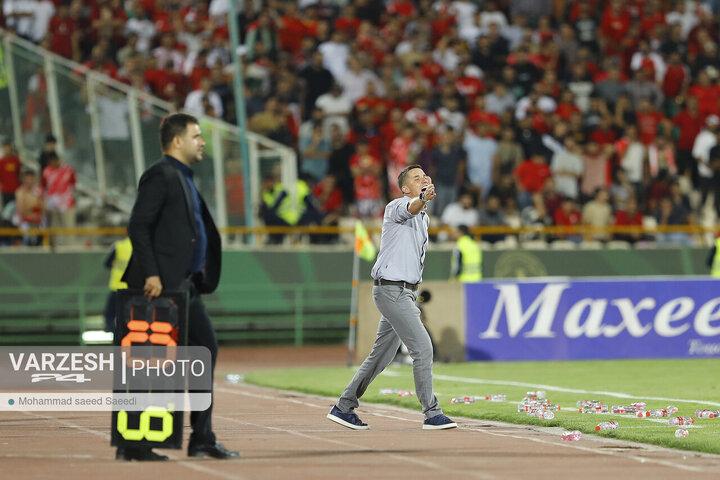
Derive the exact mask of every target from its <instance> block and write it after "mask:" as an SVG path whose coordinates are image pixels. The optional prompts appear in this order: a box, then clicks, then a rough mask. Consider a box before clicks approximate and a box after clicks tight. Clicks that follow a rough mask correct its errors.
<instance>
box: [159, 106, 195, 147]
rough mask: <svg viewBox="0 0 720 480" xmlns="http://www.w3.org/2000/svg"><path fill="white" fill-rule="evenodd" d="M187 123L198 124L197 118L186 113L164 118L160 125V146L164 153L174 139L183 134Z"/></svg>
mask: <svg viewBox="0 0 720 480" xmlns="http://www.w3.org/2000/svg"><path fill="white" fill-rule="evenodd" d="M189 123H199V122H198V120H197V118H195V117H193V116H192V115H188V114H187V113H173V114H172V115H168V116H167V117H165V118H164V119H163V121H162V123H161V124H160V146H161V147H162V149H163V151H165V150H166V149H167V148H168V147H169V146H170V143H172V141H173V139H174V138H175V137H178V136H180V135H182V134H183V133H185V130H186V129H187V126H188V124H189Z"/></svg>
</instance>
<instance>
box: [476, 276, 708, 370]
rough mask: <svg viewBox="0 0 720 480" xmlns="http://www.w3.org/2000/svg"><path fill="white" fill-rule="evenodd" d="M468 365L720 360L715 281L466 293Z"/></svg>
mask: <svg viewBox="0 0 720 480" xmlns="http://www.w3.org/2000/svg"><path fill="white" fill-rule="evenodd" d="M465 306H466V311H465V325H466V327H465V329H466V330H465V331H466V341H467V346H466V359H467V360H569V359H600V358H674V357H718V356H720V281H716V280H709V279H708V280H704V279H703V280H698V279H693V280H653V279H642V280H634V281H627V280H619V279H612V280H594V281H576V280H572V279H557V280H554V279H544V281H537V282H535V281H527V282H524V281H523V282H518V281H512V282H510V281H507V282H504V281H498V282H483V283H475V284H466V285H465Z"/></svg>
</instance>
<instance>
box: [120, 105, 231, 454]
mask: <svg viewBox="0 0 720 480" xmlns="http://www.w3.org/2000/svg"><path fill="white" fill-rule="evenodd" d="M160 144H161V146H162V150H163V154H164V155H163V157H162V159H160V161H159V162H157V163H155V164H154V165H153V166H151V167H150V168H148V169H147V170H146V171H145V173H143V175H142V177H141V178H140V186H139V187H138V196H137V199H136V200H135V205H134V207H133V210H132V214H131V216H130V223H129V225H128V234H129V236H130V240H131V241H132V246H133V254H132V257H131V258H130V262H129V263H128V267H127V270H125V275H124V276H123V280H124V281H125V282H127V284H128V286H129V287H130V288H142V289H143V290H144V292H145V295H146V296H147V297H148V298H155V297H157V296H159V295H160V294H161V293H162V291H163V289H164V288H167V289H169V290H177V289H180V288H189V290H190V305H189V314H190V316H189V322H188V343H189V344H190V345H198V346H205V347H207V348H208V349H209V350H210V353H211V357H212V367H213V371H214V370H215V360H216V358H217V352H218V345H217V340H216V338H215V331H214V330H213V327H212V324H211V322H210V317H209V316H208V313H207V311H206V310H205V305H204V304H203V301H202V299H201V297H200V294H202V293H211V292H213V291H214V290H215V288H216V287H217V285H218V282H219V280H220V263H221V245H220V235H219V234H218V231H217V228H216V227H215V223H214V222H213V219H212V217H211V216H210V212H209V211H208V209H207V206H206V205H205V202H204V201H203V199H202V197H201V196H200V194H199V192H198V191H197V188H196V187H195V184H194V183H193V170H192V168H190V167H191V166H192V165H193V164H194V163H196V162H199V161H200V160H201V159H202V153H203V147H204V146H205V141H204V140H203V139H202V135H201V132H200V126H199V124H198V121H197V119H196V118H194V117H192V116H190V115H187V114H184V113H178V114H173V115H169V116H168V117H166V118H165V119H164V120H163V122H162V124H161V125H160ZM211 415H212V404H211V406H210V408H208V409H207V410H205V411H202V412H198V411H193V412H191V414H190V423H191V424H192V429H193V433H192V435H191V436H190V444H189V445H188V455H189V456H191V457H202V456H205V455H209V456H211V457H215V458H233V457H238V456H239V455H240V454H239V453H238V452H233V451H230V450H227V449H226V448H225V447H224V446H223V445H222V444H221V443H219V442H217V440H216V439H215V434H214V433H213V431H212V424H211ZM116 458H117V459H119V460H167V459H168V457H167V456H164V455H158V454H156V453H154V452H153V451H152V450H151V449H148V448H118V451H117V455H116Z"/></svg>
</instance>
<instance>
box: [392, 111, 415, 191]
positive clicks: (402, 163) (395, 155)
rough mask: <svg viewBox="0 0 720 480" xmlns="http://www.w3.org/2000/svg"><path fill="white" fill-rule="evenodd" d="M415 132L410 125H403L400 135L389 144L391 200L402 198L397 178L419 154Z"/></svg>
mask: <svg viewBox="0 0 720 480" xmlns="http://www.w3.org/2000/svg"><path fill="white" fill-rule="evenodd" d="M416 135H417V132H416V131H415V129H414V128H413V127H412V126H411V125H405V127H403V129H402V131H401V132H400V135H398V136H397V137H395V140H393V141H392V143H391V144H390V151H389V155H388V158H387V177H388V190H389V193H390V197H391V198H393V199H394V198H400V197H402V195H403V194H402V192H401V191H400V187H398V185H397V178H398V175H400V172H401V171H402V169H403V168H405V167H407V166H408V165H410V164H412V163H417V162H416V161H415V159H416V158H417V155H418V154H419V153H420V145H419V143H418V142H417V140H416V139H415V137H416Z"/></svg>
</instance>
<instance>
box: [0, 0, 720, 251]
mask: <svg viewBox="0 0 720 480" xmlns="http://www.w3.org/2000/svg"><path fill="white" fill-rule="evenodd" d="M229 1H232V0H211V1H209V2H208V1H195V0H192V1H190V0H129V1H123V0H90V1H80V0H72V1H69V0H53V1H47V0H45V1H27V0H26V1H13V0H5V1H4V2H3V7H4V8H3V17H2V18H0V22H2V23H4V26H5V28H10V29H13V30H14V31H15V33H16V34H17V35H20V36H23V37H26V38H28V39H31V40H33V41H35V42H37V43H39V44H40V45H42V46H44V47H45V48H47V49H49V50H51V51H53V52H55V53H58V54H60V55H63V56H65V57H68V58H71V59H73V60H76V61H78V62H81V63H83V64H84V65H86V66H88V67H89V68H92V69H96V70H99V71H102V72H104V73H106V74H107V75H109V76H110V77H113V78H115V79H117V80H120V81H123V82H126V83H128V84H131V85H133V86H135V87H137V88H140V89H143V90H145V91H147V92H152V93H153V94H155V95H157V96H159V97H161V98H163V99H165V100H167V101H170V102H172V103H174V104H175V105H176V107H177V108H178V109H181V108H184V109H185V110H188V111H190V112H192V113H196V114H204V115H210V116H215V117H219V118H223V119H225V120H227V121H228V122H235V121H236V119H235V106H234V101H235V99H234V95H233V89H232V73H233V68H232V64H231V54H230V40H229V37H230V35H229V26H228V22H227V14H228V8H229ZM719 14H720V0H704V1H690V0H577V1H570V0H555V1H550V0H466V1H451V0H417V1H413V0H385V1H383V0H354V1H351V0H286V1H282V0H265V1H261V0H254V1H253V0H242V1H238V22H239V25H240V41H241V43H242V47H241V50H242V52H241V53H242V54H243V57H242V58H243V64H244V65H243V66H244V97H245V102H246V105H245V107H246V111H247V118H248V127H249V129H250V130H252V131H255V132H258V133H261V134H263V135H266V136H268V137H270V138H272V139H274V140H276V141H278V142H281V143H283V144H286V145H288V146H290V147H293V148H295V149H296V150H297V152H298V158H299V171H300V172H302V174H303V181H304V183H305V185H306V187H307V188H306V195H307V197H308V198H313V199H314V201H313V202H308V205H310V204H312V205H313V207H312V208H313V209H314V211H313V214H312V215H303V214H300V215H293V218H294V221H295V222H302V221H311V222H315V223H325V224H332V223H333V222H335V221H336V220H337V217H338V216H339V215H341V214H342V215H354V216H356V217H359V218H373V217H378V216H381V215H382V212H383V207H384V205H385V202H386V201H388V200H389V199H392V198H395V197H397V196H399V195H400V191H399V189H398V187H397V184H396V179H397V174H398V172H399V171H400V170H401V169H402V168H403V167H404V166H406V165H408V164H413V163H417V164H420V165H421V166H422V167H423V168H424V169H425V171H426V172H427V173H428V174H430V175H431V177H432V178H433V181H434V183H435V185H436V188H437V193H438V197H437V198H436V199H435V200H434V201H433V202H431V204H430V208H431V210H432V212H433V213H434V214H435V215H436V216H437V217H438V218H440V219H441V222H442V223H443V224H447V225H451V226H458V225H466V226H471V227H472V226H476V225H578V224H585V225H596V226H609V225H642V224H643V221H645V220H646V219H647V218H653V219H654V220H655V223H657V224H658V225H687V224H693V223H695V222H697V221H698V216H699V215H700V214H703V213H704V211H705V210H704V209H703V207H704V205H705V204H706V201H707V200H708V199H709V197H712V198H713V199H714V200H713V202H714V203H713V205H712V206H713V207H714V208H708V209H707V210H708V211H712V210H714V211H715V212H714V215H717V216H718V217H720V142H718V140H719V139H720V137H719V136H718V135H720V85H718V77H719V76H720V72H719V71H718V68H717V64H718V59H719V56H718V55H719V53H718V44H719V43H720V25H719V22H718V20H719V19H720V16H719ZM266 180H267V182H270V183H268V185H267V188H266V189H265V190H264V192H265V193H267V195H265V200H267V201H266V202H265V204H264V208H265V213H266V214H267V215H266V218H268V219H269V218H271V217H272V216H273V215H274V217H273V218H274V219H275V220H277V221H278V222H280V224H282V222H283V221H284V220H283V218H282V215H278V212H277V210H276V209H275V210H273V208H275V207H278V206H279V205H280V204H281V203H282V202H281V201H280V202H278V201H277V200H282V199H280V197H279V196H278V195H275V194H273V193H272V192H273V188H274V187H273V185H272V178H268V179H266ZM268 212H269V213H268ZM286 223H290V221H288V222H286ZM501 238H502V235H497V236H490V237H487V238H486V239H489V240H491V241H495V240H499V239H501ZM608 238H610V237H608V236H606V235H600V236H598V239H600V240H606V239H608ZM618 238H622V239H624V240H627V241H631V242H634V241H637V240H639V239H641V237H640V236H639V235H635V234H623V235H621V236H620V237H618ZM664 238H666V239H668V241H673V242H680V243H684V242H687V241H688V238H686V237H685V236H683V235H682V234H679V235H671V236H669V237H664Z"/></svg>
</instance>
